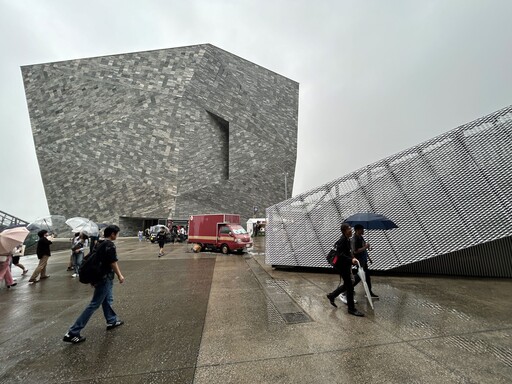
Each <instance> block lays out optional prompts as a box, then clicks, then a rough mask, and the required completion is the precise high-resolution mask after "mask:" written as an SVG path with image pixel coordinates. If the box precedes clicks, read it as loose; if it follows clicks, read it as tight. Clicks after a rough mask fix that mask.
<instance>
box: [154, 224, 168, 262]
mask: <svg viewBox="0 0 512 384" xmlns="http://www.w3.org/2000/svg"><path fill="white" fill-rule="evenodd" d="M165 237H166V233H165V230H164V229H163V228H160V231H159V232H158V235H156V241H157V242H158V246H159V247H160V252H158V257H162V256H163V255H164V245H165Z"/></svg>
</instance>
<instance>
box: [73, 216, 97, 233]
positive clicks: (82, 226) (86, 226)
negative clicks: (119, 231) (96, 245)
mask: <svg viewBox="0 0 512 384" xmlns="http://www.w3.org/2000/svg"><path fill="white" fill-rule="evenodd" d="M66 225H68V226H69V227H71V229H72V230H73V232H75V233H76V232H83V233H85V234H86V235H88V236H98V234H99V232H100V230H99V228H98V224H96V223H95V222H94V221H92V220H90V219H86V218H85V217H72V218H70V219H67V220H66Z"/></svg>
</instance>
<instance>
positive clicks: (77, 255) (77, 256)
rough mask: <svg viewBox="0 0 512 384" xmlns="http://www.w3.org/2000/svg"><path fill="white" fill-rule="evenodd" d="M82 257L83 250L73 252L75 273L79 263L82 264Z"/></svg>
mask: <svg viewBox="0 0 512 384" xmlns="http://www.w3.org/2000/svg"><path fill="white" fill-rule="evenodd" d="M83 259H84V253H83V252H78V253H76V252H73V269H74V270H75V273H76V274H78V270H79V269H80V265H81V264H82V260H83Z"/></svg>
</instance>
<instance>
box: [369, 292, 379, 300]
mask: <svg viewBox="0 0 512 384" xmlns="http://www.w3.org/2000/svg"><path fill="white" fill-rule="evenodd" d="M370 296H371V298H372V299H375V300H378V299H379V296H377V295H376V294H375V293H373V292H370Z"/></svg>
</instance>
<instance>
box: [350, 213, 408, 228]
mask: <svg viewBox="0 0 512 384" xmlns="http://www.w3.org/2000/svg"><path fill="white" fill-rule="evenodd" d="M344 223H347V224H349V225H350V226H352V227H353V226H354V225H356V224H360V225H362V226H363V227H364V229H382V230H387V229H393V228H398V225H396V224H395V223H394V222H393V221H391V220H390V219H388V218H387V217H386V216H384V215H380V214H378V213H369V212H366V213H356V214H354V215H351V216H349V217H347V218H346V219H345V221H344Z"/></svg>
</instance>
